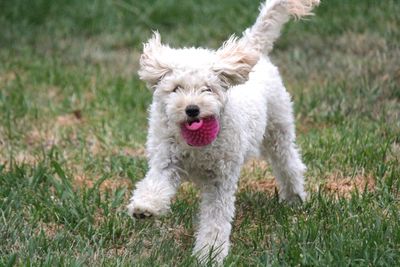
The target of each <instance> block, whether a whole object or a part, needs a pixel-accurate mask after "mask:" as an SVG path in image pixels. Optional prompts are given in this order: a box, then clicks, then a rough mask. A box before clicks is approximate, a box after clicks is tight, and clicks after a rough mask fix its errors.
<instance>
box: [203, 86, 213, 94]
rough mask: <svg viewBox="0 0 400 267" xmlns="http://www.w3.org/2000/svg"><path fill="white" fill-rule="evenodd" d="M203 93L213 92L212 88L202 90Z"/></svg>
mask: <svg viewBox="0 0 400 267" xmlns="http://www.w3.org/2000/svg"><path fill="white" fill-rule="evenodd" d="M201 92H202V93H204V92H210V93H211V92H212V90H211V88H210V87H207V88H206V89H203V90H201Z"/></svg>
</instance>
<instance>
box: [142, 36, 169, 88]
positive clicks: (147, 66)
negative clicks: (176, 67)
mask: <svg viewBox="0 0 400 267" xmlns="http://www.w3.org/2000/svg"><path fill="white" fill-rule="evenodd" d="M166 49H168V47H166V46H163V45H162V44H161V37H160V34H159V33H158V32H154V35H153V37H152V38H151V39H150V40H149V41H148V42H147V43H145V44H144V46H143V54H142V55H141V57H140V69H139V71H138V74H139V77H140V79H141V80H144V81H146V82H147V84H148V86H149V87H150V88H153V87H154V86H155V85H157V83H158V82H159V81H160V80H161V79H162V78H163V77H164V75H165V74H167V73H168V72H170V71H171V69H170V68H169V67H168V65H167V64H166V63H165V62H163V54H165V52H166V51H165V50H166Z"/></svg>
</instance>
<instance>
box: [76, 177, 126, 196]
mask: <svg viewBox="0 0 400 267" xmlns="http://www.w3.org/2000/svg"><path fill="white" fill-rule="evenodd" d="M97 181H98V180H97V179H96V178H93V177H88V176H86V175H83V174H78V175H75V176H74V178H73V185H74V187H75V188H93V186H95V184H96V182H97ZM130 185H131V181H130V180H129V179H128V178H114V177H110V178H108V179H106V180H104V181H102V182H101V184H100V186H99V189H100V191H102V192H104V191H115V190H116V189H117V188H119V187H125V188H128V187H130Z"/></svg>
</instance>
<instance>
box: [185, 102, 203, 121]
mask: <svg viewBox="0 0 400 267" xmlns="http://www.w3.org/2000/svg"><path fill="white" fill-rule="evenodd" d="M185 112H186V115H188V116H189V117H191V118H194V117H197V116H198V115H199V114H200V108H199V106H197V105H189V106H187V107H186V109H185Z"/></svg>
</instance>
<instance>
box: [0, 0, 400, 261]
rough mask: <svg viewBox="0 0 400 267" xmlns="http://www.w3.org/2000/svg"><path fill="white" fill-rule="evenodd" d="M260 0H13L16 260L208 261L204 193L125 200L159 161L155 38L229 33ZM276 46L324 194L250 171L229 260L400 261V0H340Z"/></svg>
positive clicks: (12, 247)
mask: <svg viewBox="0 0 400 267" xmlns="http://www.w3.org/2000/svg"><path fill="white" fill-rule="evenodd" d="M258 4H259V2H258V1H250V0H236V1H228V0H220V1H211V0H198V1H195V0H185V1H173V0H148V1H139V0H94V1H78V0H53V1H51V0H36V1H28V0H14V1H1V2H0V25H1V29H0V266H14V265H15V266H31V265H32V266H109V265H111V266H196V265H197V261H196V259H195V258H193V257H192V256H191V249H192V247H193V241H194V237H193V234H194V229H195V227H196V224H195V222H196V220H195V218H196V211H197V207H198V202H199V199H198V192H197V190H196V188H195V187H193V186H192V185H190V184H184V185H183V186H182V188H181V189H180V190H179V193H178V195H177V197H176V198H175V199H174V202H173V205H172V213H171V214H169V215H167V216H165V217H163V218H157V219H155V218H152V219H147V220H133V219H131V218H130V217H129V216H128V215H127V214H126V213H125V206H126V205H127V203H128V198H129V197H130V192H131V190H132V189H133V188H134V184H135V183H136V182H137V181H138V180H140V179H141V178H143V176H144V174H145V172H146V170H147V168H148V165H147V161H146V158H145V152H144V143H145V138H146V128H147V107H148V105H149V103H150V102H151V94H150V92H149V91H148V90H147V89H146V88H145V84H144V83H143V82H142V81H140V80H139V79H138V76H137V69H138V59H139V55H140V53H141V48H142V43H143V42H145V41H146V40H147V38H149V37H150V36H151V30H152V29H158V30H159V31H160V33H161V35H162V37H163V40H164V41H165V42H168V43H170V44H171V45H172V46H185V45H186V46H188V45H190V46H191V45H193V46H209V47H212V48H216V47H218V45H220V44H221V43H222V42H223V41H224V40H225V39H227V38H228V37H229V35H230V34H231V33H236V34H240V32H241V31H242V30H244V29H245V28H246V27H247V26H249V25H251V23H252V22H253V21H254V19H255V17H256V16H257V8H258ZM315 13H316V16H314V17H312V18H309V19H307V20H302V21H297V22H291V23H289V24H288V25H287V26H286V27H285V29H284V31H283V34H282V37H281V39H280V40H279V42H278V43H277V44H276V47H275V50H274V52H273V53H272V55H271V57H272V60H273V62H274V63H275V64H276V65H278V66H279V68H280V70H281V73H282V76H283V77H284V81H285V84H286V86H287V88H288V90H289V91H290V92H291V94H292V95H293V100H294V103H295V111H296V118H297V124H296V128H297V133H298V144H299V147H300V148H301V150H302V155H303V159H304V161H305V163H306V165H307V166H308V171H307V188H308V191H309V192H310V199H309V201H308V202H306V203H305V204H304V205H302V206H293V207H291V206H287V205H285V204H280V203H279V202H278V199H277V195H276V187H275V184H274V182H273V180H272V179H273V177H272V174H271V170H270V168H269V166H268V164H266V163H264V162H260V161H252V162H250V163H249V164H247V165H246V166H245V168H244V169H243V171H242V178H241V182H240V186H239V191H238V193H237V201H236V208H237V212H236V217H235V220H234V227H233V231H232V235H231V240H232V248H231V252H230V254H229V256H228V258H227V259H226V260H225V265H226V266H295V265H296V266H398V265H399V264H400V210H399V207H400V61H399V59H400V27H399V25H400V16H399V14H400V3H399V1H398V0H386V1H376V0H353V1H346V0H325V1H322V4H321V5H320V7H318V8H317V9H316V12H315Z"/></svg>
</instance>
